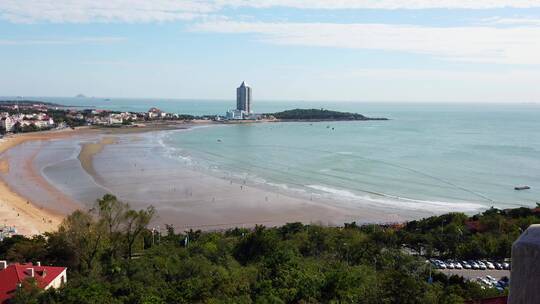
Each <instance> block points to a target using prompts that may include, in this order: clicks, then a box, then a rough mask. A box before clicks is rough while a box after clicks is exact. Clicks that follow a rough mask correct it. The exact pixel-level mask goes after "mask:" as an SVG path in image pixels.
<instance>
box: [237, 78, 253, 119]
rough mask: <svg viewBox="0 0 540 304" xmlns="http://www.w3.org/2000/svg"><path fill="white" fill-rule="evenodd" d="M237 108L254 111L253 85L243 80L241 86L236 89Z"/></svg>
mask: <svg viewBox="0 0 540 304" xmlns="http://www.w3.org/2000/svg"><path fill="white" fill-rule="evenodd" d="M236 109H237V110H240V111H245V112H246V113H248V114H251V113H252V110H251V87H250V86H248V85H247V84H246V82H245V81H242V84H241V85H240V87H239V88H237V89H236Z"/></svg>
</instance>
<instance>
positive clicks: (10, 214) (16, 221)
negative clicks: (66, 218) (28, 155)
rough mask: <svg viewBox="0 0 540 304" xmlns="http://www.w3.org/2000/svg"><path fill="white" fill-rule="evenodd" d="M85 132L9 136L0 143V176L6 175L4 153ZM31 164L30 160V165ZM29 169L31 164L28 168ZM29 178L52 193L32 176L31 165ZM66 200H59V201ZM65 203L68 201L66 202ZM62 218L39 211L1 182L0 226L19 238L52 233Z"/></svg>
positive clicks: (80, 130)
mask: <svg viewBox="0 0 540 304" xmlns="http://www.w3.org/2000/svg"><path fill="white" fill-rule="evenodd" d="M84 132H88V130H87V129H79V130H75V131H73V130H62V131H49V132H36V133H26V134H18V135H12V136H8V137H4V138H3V139H2V140H0V172H1V173H4V174H7V173H9V170H10V168H9V160H8V159H7V157H6V156H5V155H4V153H3V152H5V151H7V150H8V149H11V148H13V147H15V146H18V145H20V144H23V143H25V142H27V141H33V140H51V139H58V138H66V137H69V136H73V135H76V134H82V133H84ZM30 161H31V160H29V162H30ZM28 165H30V163H29V164H28ZM28 173H29V175H28V176H33V177H34V178H35V181H36V182H37V183H38V184H39V185H40V186H41V187H43V188H48V189H49V191H54V190H55V189H53V188H52V187H51V185H49V184H48V183H47V182H46V181H44V180H43V178H42V177H41V176H39V174H38V173H36V172H34V170H33V169H32V168H31V165H30V166H29V168H28ZM61 198H65V197H62V196H59V199H61ZM65 199H66V200H68V199H67V198H65ZM62 218H63V215H62V214H59V213H57V212H53V211H51V210H48V209H46V208H43V207H38V206H37V205H36V204H35V202H31V201H29V200H28V199H27V198H25V197H24V194H22V193H21V194H19V193H17V192H15V191H13V190H12V189H10V187H9V186H8V185H7V184H6V182H5V181H4V180H2V179H0V220H1V221H2V222H1V225H3V226H11V227H15V228H16V229H17V232H18V233H19V234H22V235H27V236H29V235H34V234H39V233H43V232H47V231H53V230H55V229H56V228H57V227H58V225H59V224H60V223H61V221H62Z"/></svg>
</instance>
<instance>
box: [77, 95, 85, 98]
mask: <svg viewBox="0 0 540 304" xmlns="http://www.w3.org/2000/svg"><path fill="white" fill-rule="evenodd" d="M75 98H86V95H84V94H77V95H75Z"/></svg>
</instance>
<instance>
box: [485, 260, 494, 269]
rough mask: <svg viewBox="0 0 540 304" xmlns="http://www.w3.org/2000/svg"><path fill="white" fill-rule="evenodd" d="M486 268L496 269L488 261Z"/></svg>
mask: <svg viewBox="0 0 540 304" xmlns="http://www.w3.org/2000/svg"><path fill="white" fill-rule="evenodd" d="M486 267H487V268H488V269H495V265H493V263H491V262H490V261H486Z"/></svg>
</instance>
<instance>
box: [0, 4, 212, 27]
mask: <svg viewBox="0 0 540 304" xmlns="http://www.w3.org/2000/svg"><path fill="white" fill-rule="evenodd" d="M215 10H216V7H215V5H214V4H212V3H210V2H207V1H196V0H185V1H184V0H180V1H169V0H151V1H148V0H77V1H70V0H24V1H21V0H2V1H0V17H1V18H2V19H5V20H9V21H11V22H18V23H32V22H43V21H44V22H53V23H86V22H126V23H135V22H163V21H174V20H191V19H193V18H196V17H200V16H204V14H206V13H208V12H212V11H215Z"/></svg>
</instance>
